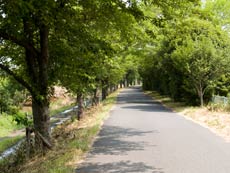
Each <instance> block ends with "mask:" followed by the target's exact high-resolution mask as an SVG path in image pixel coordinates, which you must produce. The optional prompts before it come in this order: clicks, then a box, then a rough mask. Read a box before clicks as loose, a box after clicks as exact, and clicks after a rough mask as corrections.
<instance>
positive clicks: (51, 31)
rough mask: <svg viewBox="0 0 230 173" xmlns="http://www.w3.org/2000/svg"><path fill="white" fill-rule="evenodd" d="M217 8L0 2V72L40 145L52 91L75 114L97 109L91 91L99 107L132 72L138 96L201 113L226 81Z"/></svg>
mask: <svg viewBox="0 0 230 173" xmlns="http://www.w3.org/2000/svg"><path fill="white" fill-rule="evenodd" d="M226 1H227V0H226ZM213 3H216V4H214V5H213ZM222 3H225V1H224V0H221V1H220V0H219V1H218V0H216V1H210V2H209V1H206V4H202V3H201V1H199V0H189V1H186V2H184V1H180V0H178V1H177V0H176V1H171V0H162V1H161V0H158V1H155V0H142V1H140V0H127V1H125V0H106V1H105V0H93V1H92V0H66V1H63V0H40V1H39V2H38V1H36V0H27V1H25V0H17V1H8V0H2V1H1V6H0V42H1V47H0V48H1V49H0V69H1V70H2V71H4V73H6V74H8V75H9V76H11V77H13V78H14V79H15V81H17V82H18V83H19V84H21V85H22V86H23V87H24V88H26V89H27V90H28V92H29V93H30V94H31V96H32V110H33V122H34V129H35V130H36V131H38V132H39V134H41V135H42V137H43V138H45V139H46V141H50V134H49V103H50V100H49V97H50V95H51V93H52V86H54V85H57V84H58V85H62V86H64V87H66V88H67V89H68V90H69V91H71V92H73V93H75V94H76V95H77V100H78V103H79V107H80V108H81V103H82V98H83V96H84V95H86V94H89V93H90V94H93V95H94V101H95V104H97V100H98V91H99V90H101V91H102V97H103V99H104V98H105V97H106V95H107V91H108V88H112V87H113V86H116V85H117V84H119V83H120V84H122V83H132V81H133V80H134V79H135V78H137V77H139V75H138V72H139V74H140V76H141V78H142V80H143V87H144V89H154V90H158V91H160V92H162V93H164V94H168V95H170V96H171V97H172V98H174V99H175V100H182V99H183V100H187V101H189V102H191V101H192V102H196V101H197V98H200V103H201V105H203V97H204V96H208V95H205V93H210V94H212V93H214V92H223V91H224V90H226V87H223V86H225V84H227V79H228V78H229V75H228V73H225V71H226V70H227V69H228V64H227V63H228V59H229V53H228V51H229V50H230V49H229V46H230V42H229V36H228V34H227V32H226V31H225V30H228V25H227V22H228V10H226V9H224V8H223V9H221V7H222V6H221V4H222ZM226 3H227V2H226ZM217 7H218V8H217ZM222 15H224V20H220V19H222V18H223V17H222ZM124 81H126V82H124ZM217 86H218V87H217ZM81 113H82V109H79V115H81ZM79 118H80V116H79ZM38 141H40V140H38ZM39 145H40V146H44V147H45V145H44V143H39Z"/></svg>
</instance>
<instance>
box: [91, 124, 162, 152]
mask: <svg viewBox="0 0 230 173" xmlns="http://www.w3.org/2000/svg"><path fill="white" fill-rule="evenodd" d="M148 133H158V132H157V131H137V130H135V129H130V128H121V127H117V126H103V129H102V130H101V132H100V133H99V138H98V139H97V140H96V141H95V142H94V144H93V150H92V151H91V152H90V154H92V155H94V154H103V155H125V154H126V153H127V152H129V151H138V150H144V147H147V146H148V144H147V143H146V142H140V141H130V140H127V139H129V138H135V137H136V138H138V137H140V136H145V135H146V134H148ZM153 147H154V146H153Z"/></svg>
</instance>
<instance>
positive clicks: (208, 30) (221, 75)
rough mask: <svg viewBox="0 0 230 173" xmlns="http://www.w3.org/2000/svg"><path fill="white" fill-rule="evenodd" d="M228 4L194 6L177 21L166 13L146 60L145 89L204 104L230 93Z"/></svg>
mask: <svg viewBox="0 0 230 173" xmlns="http://www.w3.org/2000/svg"><path fill="white" fill-rule="evenodd" d="M221 4H222V5H223V4H224V5H223V6H221ZM226 5H229V2H227V1H219V0H215V1H206V3H204V2H203V3H201V4H196V3H195V4H194V3H192V4H190V8H189V10H187V12H186V13H184V12H183V11H181V10H180V9H178V10H177V11H176V12H175V14H172V15H173V17H172V16H168V15H167V14H165V13H164V12H161V16H162V17H161V18H160V19H161V20H160V21H159V25H158V27H157V30H156V33H157V34H156V36H155V35H154V38H153V39H152V40H151V41H150V44H148V46H149V47H150V48H148V49H149V50H146V49H145V50H144V51H143V52H145V54H144V58H143V59H142V60H141V64H142V65H141V67H140V73H141V76H142V77H143V83H144V86H143V87H144V88H145V89H153V90H157V91H159V92H161V93H162V94H166V95H169V96H171V97H172V98H173V99H174V100H179V101H181V100H183V101H186V102H188V103H190V104H199V103H200V105H201V106H203V105H204V100H210V97H211V96H212V95H213V94H224V95H227V94H228V92H229V85H228V80H229V70H230V67H229V62H230V38H229V34H228V32H227V31H229V30H228V24H227V23H226V22H227V21H228V20H229V19H230V18H229V17H230V16H229V14H228V13H229V10H226V9H224V8H225V7H226ZM146 51H147V52H148V53H147V54H146ZM142 54H143V53H142Z"/></svg>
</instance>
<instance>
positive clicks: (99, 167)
mask: <svg viewBox="0 0 230 173" xmlns="http://www.w3.org/2000/svg"><path fill="white" fill-rule="evenodd" d="M91 172H94V173H134V172H136V173H145V172H149V173H164V172H163V171H162V169H161V168H155V167H152V166H148V165H146V164H144V163H143V162H135V163H134V162H130V161H120V162H113V163H99V162H98V163H94V164H91V163H86V164H85V165H83V166H82V167H81V168H80V169H77V170H76V173H91Z"/></svg>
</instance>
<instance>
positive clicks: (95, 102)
mask: <svg viewBox="0 0 230 173" xmlns="http://www.w3.org/2000/svg"><path fill="white" fill-rule="evenodd" d="M98 104H99V93H98V88H96V89H95V90H94V91H93V101H92V105H93V106H97V105H98Z"/></svg>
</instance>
